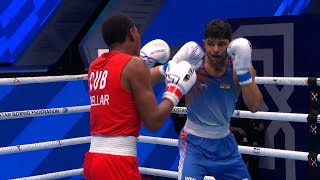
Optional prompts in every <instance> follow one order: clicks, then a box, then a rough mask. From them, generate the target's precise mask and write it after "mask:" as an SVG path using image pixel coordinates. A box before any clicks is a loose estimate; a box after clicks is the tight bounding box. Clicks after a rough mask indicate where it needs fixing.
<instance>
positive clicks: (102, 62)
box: [88, 51, 142, 136]
mask: <svg viewBox="0 0 320 180" xmlns="http://www.w3.org/2000/svg"><path fill="white" fill-rule="evenodd" d="M132 57H133V56H130V55H127V54H124V53H121V52H117V51H113V52H109V53H105V54H103V55H101V56H100V57H99V58H97V59H96V60H95V61H93V62H92V64H91V65H90V68H89V72H88V85H89V94H90V103H91V109H90V126H91V135H95V134H102V135H107V136H115V135H127V136H138V135H139V130H140V127H141V123H142V121H141V119H140V118H139V116H138V112H137V110H136V107H135V103H134V100H133V95H132V93H131V92H130V91H129V90H127V89H126V88H125V87H124V86H123V85H122V83H121V79H120V78H121V72H122V70H123V68H124V67H125V65H126V64H127V63H128V62H129V61H130V60H131V59H132Z"/></svg>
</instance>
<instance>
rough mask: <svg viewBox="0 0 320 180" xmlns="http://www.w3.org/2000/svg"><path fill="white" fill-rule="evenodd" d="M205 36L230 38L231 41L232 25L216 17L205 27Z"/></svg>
mask: <svg viewBox="0 0 320 180" xmlns="http://www.w3.org/2000/svg"><path fill="white" fill-rule="evenodd" d="M204 38H205V39H207V38H217V39H228V40H229V41H230V42H231V39H232V29H231V25H230V24H229V23H228V22H227V21H224V20H220V19H215V20H212V21H210V22H209V23H208V24H207V25H206V28H205V31H204Z"/></svg>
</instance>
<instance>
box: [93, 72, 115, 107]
mask: <svg viewBox="0 0 320 180" xmlns="http://www.w3.org/2000/svg"><path fill="white" fill-rule="evenodd" d="M107 77H108V71H107V70H104V71H96V72H91V73H90V78H89V83H90V84H89V88H90V91H96V90H98V89H104V88H105V87H106V84H107ZM109 98H110V97H109V94H99V95H94V96H90V103H91V106H101V105H109Z"/></svg>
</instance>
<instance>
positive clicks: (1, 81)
mask: <svg viewBox="0 0 320 180" xmlns="http://www.w3.org/2000/svg"><path fill="white" fill-rule="evenodd" d="M87 79H88V78H87V74H80V75H63V76H38V77H15V78H0V85H21V84H32V83H50V82H64V81H78V80H87Z"/></svg>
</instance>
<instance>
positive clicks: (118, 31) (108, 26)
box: [102, 14, 135, 47]
mask: <svg viewBox="0 0 320 180" xmlns="http://www.w3.org/2000/svg"><path fill="white" fill-rule="evenodd" d="M134 26H135V25H134V23H133V21H132V19H131V18H130V17H129V16H127V15H125V14H116V15H112V16H110V17H108V18H107V19H106V20H105V21H104V23H103V25H102V37H103V40H104V42H105V43H106V44H107V46H109V47H110V46H112V45H113V44H115V43H120V44H121V43H123V42H124V41H125V40H126V36H127V34H128V33H129V31H130V29H131V28H132V27H134Z"/></svg>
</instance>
